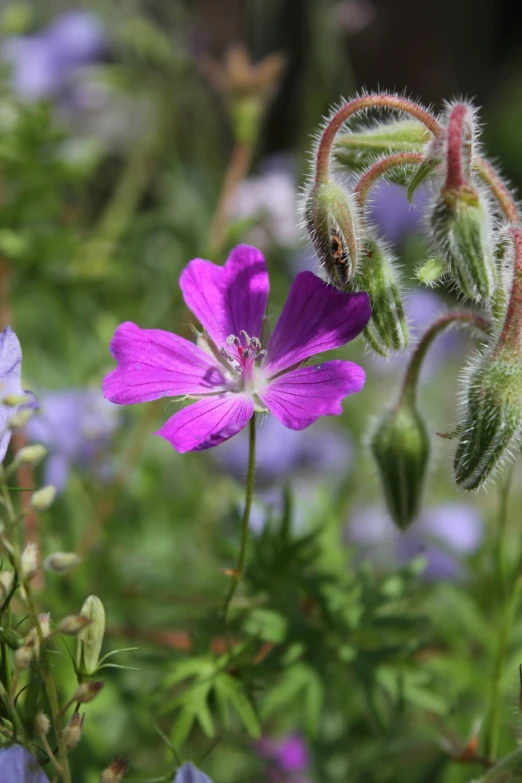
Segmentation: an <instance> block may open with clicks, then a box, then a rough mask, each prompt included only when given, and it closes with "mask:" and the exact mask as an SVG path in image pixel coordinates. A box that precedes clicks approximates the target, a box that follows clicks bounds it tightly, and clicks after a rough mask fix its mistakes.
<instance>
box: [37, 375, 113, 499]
mask: <svg viewBox="0 0 522 783" xmlns="http://www.w3.org/2000/svg"><path fill="white" fill-rule="evenodd" d="M40 403H41V414H40V416H35V417H34V418H33V419H31V421H30V422H29V424H28V425H27V430H26V432H27V437H28V438H29V440H31V441H33V442H38V443H43V444H44V446H47V448H48V449H49V456H48V458H47V460H46V462H45V482H46V483H47V484H53V485H54V486H55V487H56V489H57V490H58V491H59V492H61V491H63V490H64V489H65V486H66V484H67V479H68V476H69V472H70V470H71V468H72V467H73V466H80V467H84V468H85V467H88V466H89V465H92V464H94V465H95V467H96V469H97V471H98V474H100V475H102V476H103V474H104V473H106V471H107V467H108V463H107V461H106V460H103V459H102V461H101V462H100V461H99V458H100V455H103V453H104V452H105V450H106V449H107V446H108V444H109V441H110V439H111V436H112V434H113V433H114V431H115V429H116V428H117V427H118V425H119V423H120V412H119V409H118V408H117V406H116V405H113V404H112V403H110V402H109V401H108V400H105V399H104V397H103V395H102V393H101V391H99V390H98V389H67V390H66V391H58V392H44V393H42V395H41V397H40Z"/></svg>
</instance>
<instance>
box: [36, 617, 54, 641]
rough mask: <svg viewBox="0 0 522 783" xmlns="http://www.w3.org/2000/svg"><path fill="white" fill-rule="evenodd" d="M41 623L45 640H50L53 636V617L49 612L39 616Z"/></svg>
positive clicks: (41, 630)
mask: <svg viewBox="0 0 522 783" xmlns="http://www.w3.org/2000/svg"><path fill="white" fill-rule="evenodd" d="M38 620H39V622H40V632H41V634H42V638H43V639H48V638H49V636H50V635H51V615H50V614H49V613H48V612H45V613H44V614H39V615H38Z"/></svg>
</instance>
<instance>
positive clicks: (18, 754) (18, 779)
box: [0, 745, 49, 783]
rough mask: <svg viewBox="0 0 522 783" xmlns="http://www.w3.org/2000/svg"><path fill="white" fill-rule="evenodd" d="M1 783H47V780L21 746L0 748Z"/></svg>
mask: <svg viewBox="0 0 522 783" xmlns="http://www.w3.org/2000/svg"><path fill="white" fill-rule="evenodd" d="M0 780H1V781H2V783H49V778H48V777H47V775H46V774H45V773H44V772H43V770H42V769H41V768H40V765H39V764H38V762H37V761H36V759H35V758H34V756H31V754H30V753H29V751H28V750H26V749H25V748H23V747H22V746H21V745H13V746H12V747H10V748H0Z"/></svg>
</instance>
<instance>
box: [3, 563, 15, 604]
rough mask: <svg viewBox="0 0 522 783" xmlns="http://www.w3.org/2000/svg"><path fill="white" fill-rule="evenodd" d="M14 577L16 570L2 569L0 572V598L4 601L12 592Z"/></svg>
mask: <svg viewBox="0 0 522 783" xmlns="http://www.w3.org/2000/svg"><path fill="white" fill-rule="evenodd" d="M13 579H14V571H11V570H10V569H9V570H7V571H2V573H1V574H0V600H2V601H4V600H5V599H6V598H7V596H8V595H9V593H10V592H11V588H12V586H13Z"/></svg>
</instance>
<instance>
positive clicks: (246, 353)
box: [243, 348, 252, 359]
mask: <svg viewBox="0 0 522 783" xmlns="http://www.w3.org/2000/svg"><path fill="white" fill-rule="evenodd" d="M251 355H252V348H245V350H244V351H243V359H249V358H250V356H251Z"/></svg>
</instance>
